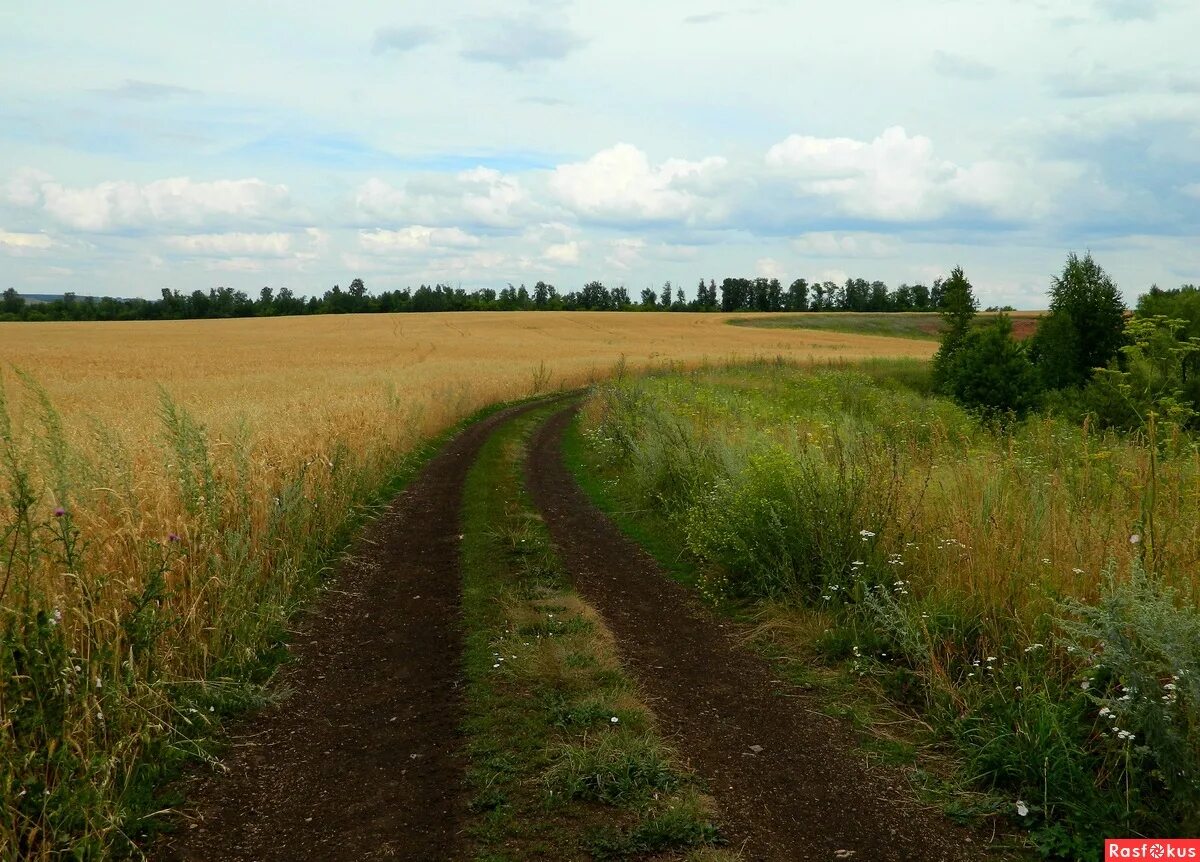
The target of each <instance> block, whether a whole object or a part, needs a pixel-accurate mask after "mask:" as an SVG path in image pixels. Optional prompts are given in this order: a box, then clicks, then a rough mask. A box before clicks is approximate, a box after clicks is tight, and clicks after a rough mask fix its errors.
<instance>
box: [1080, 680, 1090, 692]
mask: <svg viewBox="0 0 1200 862" xmlns="http://www.w3.org/2000/svg"><path fill="white" fill-rule="evenodd" d="M1079 687H1080V688H1082V689H1083V690H1084V691H1087V690H1088V689H1089V688H1091V687H1092V681H1091V680H1090V679H1085V680H1084V681H1083V682H1081V683H1080V684H1079Z"/></svg>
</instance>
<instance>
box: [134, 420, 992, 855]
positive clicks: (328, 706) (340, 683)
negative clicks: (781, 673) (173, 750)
mask: <svg viewBox="0 0 1200 862" xmlns="http://www.w3.org/2000/svg"><path fill="white" fill-rule="evenodd" d="M534 406H537V405H526V406H522V407H515V408H509V409H507V410H504V411H501V412H499V413H497V414H494V415H492V416H491V417H489V418H487V419H485V420H483V421H481V422H479V423H477V424H475V425H473V426H471V427H469V428H468V429H466V430H465V431H463V432H462V433H461V434H459V435H458V436H457V437H455V438H454V439H453V440H451V441H450V443H448V444H447V445H446V447H445V448H444V449H443V450H442V451H441V453H440V454H438V455H437V456H436V457H434V458H433V459H432V460H431V461H430V462H429V464H428V465H427V467H426V468H425V469H424V470H423V471H422V472H421V474H420V475H419V476H418V477H417V478H416V479H415V480H414V481H413V482H412V483H411V485H410V486H409V487H408V488H407V490H406V491H405V492H404V493H403V494H401V495H400V496H399V497H398V498H397V499H396V500H395V501H394V502H393V504H392V505H391V506H390V507H389V508H388V510H387V511H386V512H385V513H384V514H383V515H382V516H381V517H380V518H379V519H378V520H377V521H376V522H375V523H374V524H372V525H371V526H370V527H369V528H368V529H367V530H366V531H365V533H364V535H363V536H362V538H361V539H360V540H358V541H357V542H356V543H355V545H354V547H353V548H352V549H351V552H350V553H349V554H348V555H347V563H346V564H345V565H344V566H343V567H342V569H341V571H340V572H339V574H338V579H337V581H336V584H335V588H334V589H332V590H330V591H329V592H328V593H327V594H326V596H325V597H324V599H323V600H322V601H321V602H320V604H319V606H318V607H317V608H316V609H315V610H314V612H313V613H311V614H310V615H308V617H307V618H306V619H305V620H304V621H303V622H302V634H301V636H300V637H298V638H297V640H296V643H295V646H294V650H293V651H294V653H295V655H296V658H297V661H296V662H295V663H293V664H292V665H290V667H289V669H288V670H287V672H286V673H285V674H284V675H283V677H282V679H281V680H280V684H281V685H282V686H284V687H286V689H287V690H290V691H291V692H292V693H291V695H290V696H288V697H287V698H285V699H283V700H282V701H281V702H280V703H279V705H277V706H275V707H272V708H271V709H269V710H267V711H266V712H264V713H262V714H260V715H258V716H255V717H252V718H250V719H248V720H247V721H245V722H244V723H243V725H242V727H241V728H240V729H239V730H238V732H237V733H236V735H235V740H234V745H233V747H232V750H231V752H230V754H229V757H228V758H227V761H226V765H227V767H228V770H227V772H226V773H225V774H221V775H213V776H212V777H210V778H208V779H206V780H204V781H203V782H201V783H200V784H199V786H197V787H194V788H192V793H191V795H192V798H193V799H194V803H193V807H192V813H191V826H190V828H188V827H185V828H184V829H183V830H182V832H181V834H180V835H179V837H178V838H177V839H176V840H174V841H173V842H172V843H170V844H168V845H165V846H164V847H162V848H160V849H161V852H159V853H157V854H156V855H158V856H160V857H161V858H164V859H172V860H175V859H178V860H216V859H220V860H310V859H311V860H340V859H356V860H357V859H404V860H422V862H425V860H443V859H445V860H454V859H462V858H466V857H467V855H468V850H467V848H466V846H465V842H464V841H463V839H462V837H461V836H462V830H463V827H464V824H465V822H466V817H467V812H466V809H465V797H464V791H463V773H464V766H465V763H464V756H463V754H462V745H461V738H460V729H459V728H460V727H461V724H462V717H463V705H462V693H461V680H462V672H461V660H462V643H463V641H462V630H461V628H462V621H461V614H460V589H461V569H460V565H461V563H460V555H459V540H460V538H461V536H460V533H461V530H460V526H459V525H460V512H461V508H462V493H463V485H464V481H465V478H466V475H467V472H468V470H469V469H470V467H471V465H472V463H473V462H474V460H475V457H476V455H477V454H478V452H479V449H480V447H481V446H482V444H483V443H484V442H485V441H486V440H487V438H488V436H489V435H490V434H491V433H492V432H493V431H494V430H495V429H496V428H497V427H499V426H500V425H501V424H502V423H503V422H505V421H506V420H508V419H511V418H513V417H514V416H516V415H518V414H519V413H521V412H524V411H526V410H529V409H532V408H533V407H534ZM570 417H571V412H570V410H564V411H562V412H559V413H556V414H555V415H554V416H553V418H552V419H551V420H550V421H549V422H548V423H546V424H545V425H544V426H543V427H542V428H541V429H540V431H539V432H538V433H537V435H536V437H535V439H534V441H533V444H532V446H531V449H530V453H529V458H528V461H527V484H528V487H529V489H530V491H531V494H532V496H533V499H534V501H535V502H536V504H537V506H538V508H539V509H540V510H541V512H542V514H543V516H544V518H545V520H546V523H547V525H548V526H549V528H550V531H551V534H552V536H553V539H554V542H555V545H556V547H557V550H558V552H559V554H560V556H561V558H562V560H563V563H564V565H565V566H566V567H567V570H568V571H569V572H570V575H571V577H572V578H573V579H574V581H575V583H576V586H577V588H578V589H579V591H580V592H581V593H582V595H583V596H584V598H585V599H586V600H588V601H589V602H590V603H591V604H593V606H594V607H595V608H596V609H597V610H598V611H599V612H600V614H601V615H602V616H603V618H604V619H605V621H606V622H607V624H608V626H609V627H610V629H611V630H612V631H613V633H614V634H615V636H616V638H617V642H618V646H619V650H620V653H621V657H622V661H623V663H625V664H626V665H627V669H628V670H629V672H630V673H631V674H632V675H633V676H634V677H635V678H636V679H637V681H638V683H639V685H640V687H641V688H642V690H643V692H644V694H645V695H646V697H647V699H648V701H649V702H650V704H651V706H652V708H653V709H654V711H655V714H656V716H657V719H658V722H659V724H660V726H661V729H662V730H663V731H664V733H665V734H667V735H668V736H669V737H670V738H671V739H672V741H673V742H674V743H675V745H676V746H677V748H678V749H679V751H680V752H681V754H682V755H683V756H684V758H685V759H687V760H688V761H689V762H690V764H691V766H692V767H693V768H694V769H695V770H696V771H697V772H698V773H699V775H700V776H701V777H702V779H704V781H705V782H706V784H707V786H708V789H709V791H710V793H711V795H712V796H713V797H714V798H715V799H716V801H717V804H718V806H719V811H720V820H721V822H722V824H723V829H724V831H725V833H726V834H727V835H728V837H729V838H730V839H731V840H732V842H733V845H734V846H735V847H739V848H741V849H742V851H743V853H744V858H745V859H747V860H760V859H761V860H808V859H813V860H827V859H837V858H851V859H856V860H864V862H865V860H871V862H883V860H897V862H899V860H922V862H940V860H968V859H979V858H983V857H984V856H985V852H984V849H983V847H982V846H980V845H978V844H974V843H971V837H970V836H969V835H968V833H966V832H964V831H961V830H959V829H957V828H955V827H953V826H952V825H950V824H948V823H947V822H946V821H945V820H944V819H942V818H940V817H939V816H938V815H936V814H935V813H931V812H929V811H927V810H923V809H922V808H920V806H918V805H917V804H916V803H915V802H914V801H913V798H912V795H911V793H910V792H909V790H908V788H907V786H906V782H905V780H904V778H903V777H902V776H901V775H900V774H899V773H897V772H892V771H890V770H887V769H881V768H878V767H872V768H870V769H868V768H867V766H866V764H865V763H864V761H863V760H862V758H861V757H860V756H858V755H856V754H855V753H854V751H853V733H852V731H851V730H850V729H849V728H847V727H845V726H843V725H842V724H840V723H839V722H837V721H835V720H832V719H830V718H827V717H824V716H822V715H820V714H819V713H818V711H817V709H816V706H817V705H816V704H813V703H811V702H810V701H809V700H808V698H809V697H810V696H809V695H805V694H804V693H801V692H798V691H795V690H792V689H791V688H789V687H788V686H787V685H785V684H784V683H782V682H780V681H779V680H778V679H777V678H776V676H775V675H774V674H773V673H772V670H771V668H770V666H769V665H768V664H767V662H766V661H765V660H763V659H762V658H760V657H758V656H757V655H754V654H753V653H751V652H749V651H747V650H746V649H745V648H743V647H742V646H741V645H740V644H739V642H738V638H737V637H736V636H735V635H734V632H733V630H732V624H731V623H728V622H725V621H723V620H721V619H720V618H717V617H715V616H713V615H712V614H711V613H709V612H708V611H707V610H705V609H704V608H702V607H701V606H700V605H699V604H698V603H697V602H696V601H695V599H694V597H693V596H692V595H691V594H690V593H689V592H688V590H686V589H685V588H684V587H682V586H680V585H678V584H676V583H675V582H673V581H671V580H670V579H669V578H668V577H667V576H666V575H665V574H664V573H663V572H662V571H661V569H660V568H659V567H658V566H657V564H656V563H655V562H654V560H653V559H652V558H651V557H649V556H648V555H647V554H646V553H645V552H644V551H642V550H641V549H640V548H639V547H638V546H636V545H635V544H633V543H632V542H631V541H630V540H628V539H627V538H625V536H624V535H623V534H621V532H620V531H619V530H618V529H617V528H616V527H615V526H614V525H613V524H612V523H611V522H610V521H609V520H608V519H607V518H606V517H605V516H604V515H603V514H601V513H600V512H599V511H598V510H596V509H595V507H594V506H593V505H592V504H591V502H590V501H589V500H588V499H587V498H586V497H585V496H584V494H583V492H582V491H581V490H580V489H579V488H578V486H577V485H576V483H575V481H574V479H573V477H572V476H571V474H570V473H569V471H568V470H567V468H566V466H565V465H564V463H563V459H562V454H561V438H562V433H563V430H564V428H565V427H566V425H567V423H568V422H569V421H570Z"/></svg>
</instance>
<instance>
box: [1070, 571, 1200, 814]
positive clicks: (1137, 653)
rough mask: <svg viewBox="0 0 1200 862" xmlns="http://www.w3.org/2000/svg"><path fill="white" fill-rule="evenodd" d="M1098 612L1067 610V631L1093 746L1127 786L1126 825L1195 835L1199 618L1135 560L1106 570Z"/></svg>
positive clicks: (1199, 758)
mask: <svg viewBox="0 0 1200 862" xmlns="http://www.w3.org/2000/svg"><path fill="white" fill-rule="evenodd" d="M1104 580H1105V588H1104V593H1103V595H1102V596H1101V598H1100V601H1099V602H1098V603H1097V604H1096V605H1094V606H1093V605H1086V604H1082V603H1078V602H1074V603H1068V604H1067V605H1066V609H1067V611H1068V614H1069V615H1068V616H1067V618H1066V619H1064V620H1063V621H1062V625H1063V627H1064V628H1065V629H1066V630H1067V632H1068V633H1069V634H1070V635H1071V636H1072V637H1073V640H1074V643H1073V648H1074V649H1075V650H1076V651H1078V652H1080V653H1082V654H1084V655H1086V656H1088V657H1090V658H1091V660H1092V664H1091V667H1090V669H1089V670H1088V672H1087V677H1086V678H1085V679H1084V680H1083V683H1082V685H1083V686H1084V687H1085V688H1086V690H1087V691H1088V694H1089V696H1090V698H1091V700H1092V702H1093V704H1094V705H1095V706H1096V708H1097V712H1096V733H1097V740H1098V741H1097V746H1098V747H1099V748H1100V749H1101V751H1103V752H1104V754H1105V756H1106V759H1107V761H1108V763H1107V764H1106V766H1107V769H1106V770H1105V771H1106V772H1111V773H1112V774H1114V775H1115V776H1116V780H1114V781H1113V782H1112V783H1113V784H1116V785H1118V786H1119V785H1120V784H1124V786H1125V809H1126V817H1127V818H1128V821H1129V822H1128V826H1130V827H1131V828H1134V829H1138V830H1149V831H1153V832H1157V833H1158V834H1163V833H1166V832H1175V833H1181V834H1191V833H1195V832H1197V831H1200V615H1198V614H1197V613H1196V612H1195V610H1194V602H1193V601H1191V599H1190V597H1189V598H1187V599H1186V600H1183V601H1180V597H1179V596H1178V595H1177V594H1176V593H1175V591H1174V590H1172V589H1170V588H1169V587H1166V586H1164V585H1163V584H1162V583H1161V581H1159V580H1158V579H1157V578H1156V577H1154V576H1152V575H1149V574H1147V573H1146V572H1145V571H1144V569H1143V568H1142V566H1141V565H1140V564H1139V563H1137V562H1135V563H1134V565H1133V569H1132V571H1131V573H1130V576H1129V578H1128V579H1127V580H1124V581H1122V580H1118V579H1117V578H1116V577H1115V576H1114V571H1113V567H1112V566H1110V567H1109V569H1108V571H1107V572H1106V573H1105V579H1104Z"/></svg>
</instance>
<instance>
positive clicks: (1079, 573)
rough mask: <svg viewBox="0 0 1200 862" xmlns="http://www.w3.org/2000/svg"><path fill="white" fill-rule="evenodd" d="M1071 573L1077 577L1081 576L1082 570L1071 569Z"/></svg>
mask: <svg viewBox="0 0 1200 862" xmlns="http://www.w3.org/2000/svg"><path fill="white" fill-rule="evenodd" d="M1071 571H1072V572H1074V573H1075V574H1077V575H1082V574H1083V569H1071Z"/></svg>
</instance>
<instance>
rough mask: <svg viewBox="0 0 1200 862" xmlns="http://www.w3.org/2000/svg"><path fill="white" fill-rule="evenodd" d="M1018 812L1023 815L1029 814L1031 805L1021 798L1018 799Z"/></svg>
mask: <svg viewBox="0 0 1200 862" xmlns="http://www.w3.org/2000/svg"><path fill="white" fill-rule="evenodd" d="M1017 813H1018V814H1020V815H1021V816H1022V817H1028V816H1029V806H1028V805H1026V804H1025V803H1024V802H1023V801H1021V800H1020V799H1018V800H1017Z"/></svg>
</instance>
